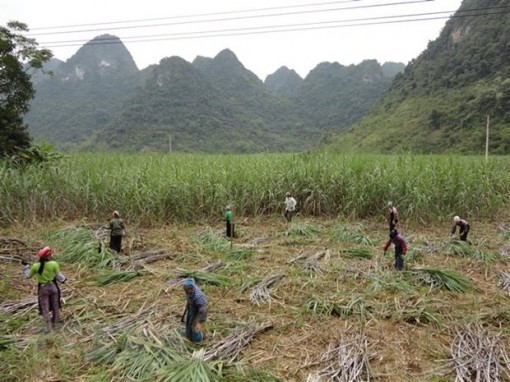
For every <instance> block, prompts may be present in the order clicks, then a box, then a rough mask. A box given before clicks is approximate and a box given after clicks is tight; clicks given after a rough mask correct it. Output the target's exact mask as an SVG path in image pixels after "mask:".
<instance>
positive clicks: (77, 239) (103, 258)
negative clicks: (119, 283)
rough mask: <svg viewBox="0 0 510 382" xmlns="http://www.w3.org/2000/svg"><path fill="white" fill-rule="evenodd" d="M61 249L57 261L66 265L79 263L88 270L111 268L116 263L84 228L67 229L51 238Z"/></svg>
mask: <svg viewBox="0 0 510 382" xmlns="http://www.w3.org/2000/svg"><path fill="white" fill-rule="evenodd" d="M52 238H53V240H54V241H55V242H56V244H57V245H58V246H59V247H60V249H61V254H60V255H59V259H60V260H61V261H63V262H67V263H73V264H76V263H80V264H83V265H85V266H87V267H89V268H111V267H112V265H114V263H116V262H117V258H116V257H115V256H113V255H112V254H111V252H110V250H109V249H108V248H106V247H105V246H104V245H98V244H99V243H98V241H97V240H96V239H95V238H94V237H93V236H92V234H91V233H90V231H89V229H87V228H85V227H67V228H64V229H62V230H60V231H58V232H56V233H54V234H53V236H52Z"/></svg>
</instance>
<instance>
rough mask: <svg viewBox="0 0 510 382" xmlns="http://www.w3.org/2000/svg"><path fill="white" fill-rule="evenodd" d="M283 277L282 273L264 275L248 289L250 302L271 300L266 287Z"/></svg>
mask: <svg viewBox="0 0 510 382" xmlns="http://www.w3.org/2000/svg"><path fill="white" fill-rule="evenodd" d="M283 277H285V275H284V274H277V275H272V276H269V277H266V278H265V279H264V280H262V281H261V282H260V283H258V284H257V285H255V286H254V287H253V288H251V291H250V300H251V302H253V303H255V304H257V305H260V304H263V303H266V302H269V301H271V300H273V298H272V297H271V294H270V293H269V290H268V288H270V287H271V285H273V284H274V283H275V282H277V281H279V280H280V279H282V278H283Z"/></svg>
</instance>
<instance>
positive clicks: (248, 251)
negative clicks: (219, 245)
mask: <svg viewBox="0 0 510 382" xmlns="http://www.w3.org/2000/svg"><path fill="white" fill-rule="evenodd" d="M254 253H255V250H254V249H253V248H251V247H245V246H242V245H239V246H238V248H234V249H231V250H229V251H228V257H229V258H230V259H232V260H237V261H239V260H247V259H249V258H250V257H252V256H253V254H254Z"/></svg>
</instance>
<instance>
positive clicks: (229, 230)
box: [225, 206, 234, 238]
mask: <svg viewBox="0 0 510 382" xmlns="http://www.w3.org/2000/svg"><path fill="white" fill-rule="evenodd" d="M225 221H226V222H227V231H226V233H225V235H226V236H227V237H228V238H232V237H233V236H234V231H233V229H232V228H233V225H232V210H231V208H230V206H227V208H226V212H225Z"/></svg>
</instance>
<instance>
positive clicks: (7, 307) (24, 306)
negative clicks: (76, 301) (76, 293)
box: [0, 289, 71, 317]
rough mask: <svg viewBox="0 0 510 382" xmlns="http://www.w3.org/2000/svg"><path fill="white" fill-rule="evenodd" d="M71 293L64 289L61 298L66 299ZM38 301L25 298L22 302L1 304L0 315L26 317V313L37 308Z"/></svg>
mask: <svg viewBox="0 0 510 382" xmlns="http://www.w3.org/2000/svg"><path fill="white" fill-rule="evenodd" d="M70 293H71V292H70V291H69V290H68V289H64V290H62V292H61V297H62V298H65V297H67V296H69V294H70ZM37 305H38V300H37V296H32V297H28V298H24V299H21V300H12V301H4V302H3V303H2V304H0V313H5V314H8V315H10V316H12V317H17V316H21V315H24V314H25V313H27V312H29V311H31V310H32V309H35V308H37Z"/></svg>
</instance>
